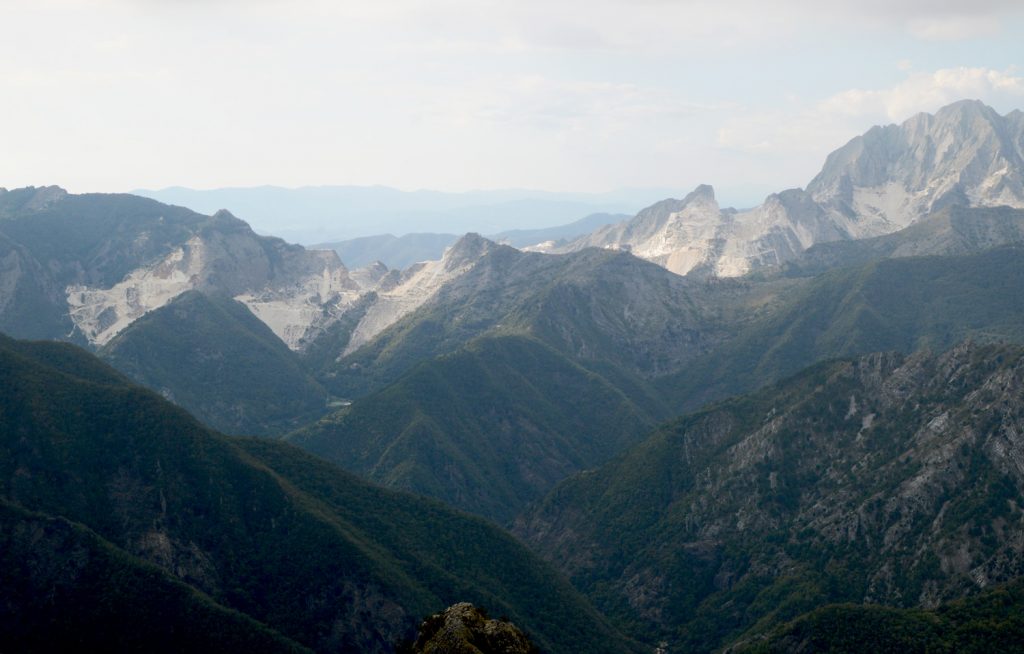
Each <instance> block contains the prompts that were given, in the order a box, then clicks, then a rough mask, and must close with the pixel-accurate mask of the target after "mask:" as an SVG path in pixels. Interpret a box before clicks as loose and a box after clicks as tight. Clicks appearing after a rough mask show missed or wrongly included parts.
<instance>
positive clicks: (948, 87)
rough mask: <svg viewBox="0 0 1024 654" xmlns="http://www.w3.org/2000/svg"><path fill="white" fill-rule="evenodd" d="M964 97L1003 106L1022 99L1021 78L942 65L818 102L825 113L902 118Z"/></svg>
mask: <svg viewBox="0 0 1024 654" xmlns="http://www.w3.org/2000/svg"><path fill="white" fill-rule="evenodd" d="M964 98H971V99H980V100H983V101H985V102H988V103H990V104H996V105H1004V104H1008V103H1013V102H1019V101H1020V100H1021V99H1022V98H1024V77H1020V76H1018V75H1016V74H1014V71H1013V70H1012V69H1011V70H1003V71H1000V70H992V69H990V68H967V67H959V68H945V69H941V70H937V71H935V72H933V73H912V74H911V75H910V76H908V77H907V78H906V79H905V80H904V81H903V82H901V83H900V84H898V85H896V86H893V87H891V88H888V89H878V90H862V89H850V90H848V91H843V92H842V93H837V94H835V95H833V96H832V97H829V98H827V99H825V100H824V101H822V102H821V103H819V105H818V107H817V111H819V112H820V113H823V114H825V115H834V116H845V117H851V118H858V119H859V118H869V119H879V118H884V119H886V120H888V121H897V122H898V121H902V120H905V119H907V118H909V117H910V116H911V115H913V114H915V113H918V112H921V111H935V110H936V109H938V108H939V107H941V106H943V105H946V104H949V103H950V102H954V101H956V100H961V99H964Z"/></svg>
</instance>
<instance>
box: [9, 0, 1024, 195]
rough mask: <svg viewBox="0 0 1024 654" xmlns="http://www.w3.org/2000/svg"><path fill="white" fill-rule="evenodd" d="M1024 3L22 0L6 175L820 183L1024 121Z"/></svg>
mask: <svg viewBox="0 0 1024 654" xmlns="http://www.w3.org/2000/svg"><path fill="white" fill-rule="evenodd" d="M1022 4H1024V3H1021V2H1019V0H1012V1H999V0H972V1H970V2H968V1H965V0H909V1H901V0H857V1H856V2H846V1H841V0H788V1H778V0H777V1H776V2H763V1H756V2H755V1H752V0H750V1H748V0H733V1H723V0H718V1H715V2H710V1H709V2H704V1H701V0H578V1H577V0H545V1H540V0H517V1H515V2H509V1H508V0H493V1H492V0H475V1H471V0H393V1H389V0H377V1H375V2H362V1H360V2H356V1H344V0H342V1H340V2H339V1H335V2H326V1H323V2H321V1H308V2H302V1H295V0H292V1H287V2H286V1H278V0H205V1H204V0H92V1H89V0H81V1H77V2H73V1H70V0H27V1H24V2H12V1H9V0H0V186H6V187H8V188H10V187H15V186H23V185H28V184H34V185H41V184H60V185H63V186H65V187H67V188H69V189H70V190H72V191H78V192H84V191H94V190H97V191H118V190H128V189H132V188H138V187H150V188H158V187H164V186H170V185H183V186H192V187H200V188H212V187H221V186H253V185H260V184H276V185H282V186H301V185H318V184H384V185H390V186H396V187H399V188H404V189H415V188H434V189H443V190H466V189H471V188H506V187H526V188H538V189H548V190H576V191H601V190H609V189H613V188H620V187H653V186H657V187H678V188H680V189H681V190H682V189H688V188H690V187H693V186H695V185H696V184H698V183H701V182H707V183H711V184H714V185H715V186H716V187H717V188H719V191H720V196H724V197H722V198H721V199H722V200H723V201H724V202H725V203H730V202H731V203H735V204H745V203H750V202H751V201H753V200H756V199H759V197H760V196H762V195H763V194H764V192H767V191H769V190H778V189H781V188H785V187H791V186H802V185H804V184H806V182H807V181H809V179H810V178H811V177H812V176H813V175H814V173H815V172H816V171H817V170H818V168H819V167H820V165H821V163H822V161H823V160H824V157H825V155H826V154H827V153H828V152H829V151H831V150H832V149H834V148H836V147H838V146H839V145H841V144H842V143H844V142H845V141H847V140H848V139H849V138H851V137H852V136H854V135H856V134H858V133H860V132H863V131H864V130H865V129H866V128H868V127H870V126H871V125H873V124H876V123H884V122H894V121H900V120H903V119H905V118H907V117H908V116H910V115H911V114H913V113H915V112H917V111H925V110H927V111H934V110H935V109H937V108H938V107H940V106H942V105H943V104H945V103H947V102H950V101H952V100H956V99H960V98H964V97H971V98H980V99H982V100H984V101H986V102H988V103H990V104H992V105H993V106H995V107H996V108H997V109H998V110H1000V111H1001V112H1006V111H1009V110H1011V109H1014V108H1024V70H1021V69H1020V68H1019V67H1018V64H1019V63H1022V62H1020V59H1021V55H1022V53H1024V47H1022V46H1021V42H1020V38H1021V36H1022V35H1024V12H1022V11H1021V9H1018V7H1020V6H1021V5H1022Z"/></svg>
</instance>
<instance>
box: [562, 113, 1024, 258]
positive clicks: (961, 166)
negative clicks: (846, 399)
mask: <svg viewBox="0 0 1024 654" xmlns="http://www.w3.org/2000/svg"><path fill="white" fill-rule="evenodd" d="M949 205H960V206H976V207H994V206H1001V205H1006V206H1012V207H1017V208H1021V207H1024V113H1022V112H1020V111H1014V112H1011V113H1009V114H1007V115H1006V116H1000V115H999V114H998V113H996V112H995V111H994V110H993V109H992V108H990V107H987V106H985V105H984V104H982V103H981V102H978V101H973V100H965V101H961V102H957V103H955V104H952V105H949V106H947V107H944V108H942V109H940V110H939V111H938V112H936V114H935V115H931V114H918V115H917V116H914V117H913V118H911V119H909V120H907V121H906V122H904V123H903V124H902V125H898V126H897V125H889V126H887V127H874V128H872V129H871V130H869V131H868V132H867V133H866V134H864V135H863V136H858V137H856V138H854V139H853V140H852V141H850V142H849V143H847V144H846V145H845V146H843V147H842V148H840V149H839V150H836V151H835V152H833V153H832V154H830V155H829V156H828V158H827V159H826V161H825V166H824V168H822V170H821V172H820V173H818V175H817V176H816V177H815V178H814V179H813V180H811V182H810V183H809V184H808V185H807V188H806V190H804V189H791V190H787V191H782V192H780V193H776V194H773V195H770V196H769V197H768V198H767V199H766V200H765V202H764V203H763V204H762V205H760V206H758V207H755V208H753V209H750V210H748V211H739V212H737V211H735V210H732V209H721V208H719V206H718V203H717V202H716V201H715V196H714V192H713V191H712V189H711V187H710V186H699V187H698V188H697V189H696V190H695V191H693V192H692V193H691V194H690V195H688V196H686V197H685V198H684V199H682V200H666V201H664V202H661V203H658V204H656V205H654V206H652V207H650V208H649V209H645V210H644V211H642V212H641V213H640V214H638V215H637V217H636V218H634V219H633V220H631V221H628V222H625V223H622V224H620V225H616V226H609V227H605V228H602V229H599V230H597V231H596V232H594V233H593V234H591V235H588V236H584V237H582V238H580V239H578V240H576V241H574V242H573V243H571V244H570V245H568V246H566V247H565V248H563V250H564V251H573V250H579V249H582V248H585V247H612V248H620V249H629V250H630V251H631V252H633V253H634V254H636V255H637V256H639V257H643V258H645V259H648V260H650V261H655V262H656V263H658V264H660V265H663V266H665V267H666V268H668V269H669V270H672V271H673V272H677V273H679V274H687V273H697V274H704V275H713V276H726V277H733V276H738V275H743V274H745V273H748V272H750V271H753V270H757V269H760V268H764V267H770V266H776V265H779V264H781V263H783V262H785V261H788V260H790V259H792V258H794V257H795V256H796V255H797V254H799V253H800V252H802V251H803V250H805V249H807V248H808V247H810V246H812V245H814V244H815V243H821V242H825V241H837V240H844V239H861V238H867V237H872V236H878V235H881V234H889V233H892V232H895V231H898V230H900V229H903V228H905V227H907V226H909V225H911V224H913V223H914V222H916V221H917V220H919V219H920V218H922V217H923V216H925V215H928V214H929V213H932V212H934V211H937V210H940V209H942V208H944V207H946V206H949Z"/></svg>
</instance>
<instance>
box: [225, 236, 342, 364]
mask: <svg viewBox="0 0 1024 654" xmlns="http://www.w3.org/2000/svg"><path fill="white" fill-rule="evenodd" d="M304 254H305V256H304V257H301V260H300V261H301V263H300V265H299V269H298V270H292V271H286V274H285V275H283V276H281V277H280V278H277V279H273V280H270V281H269V282H268V284H267V285H266V286H264V287H263V288H262V289H259V290H257V291H253V292H248V293H242V294H240V295H236V296H235V299H236V300H238V301H239V302H242V303H243V304H245V305H246V306H247V307H249V310H250V311H252V312H253V314H255V316H256V317H257V318H259V319H260V320H262V321H263V322H264V323H266V324H267V326H268V327H270V329H271V330H272V331H273V332H274V333H275V334H277V335H278V337H279V338H280V339H281V340H282V341H284V342H285V344H286V345H287V346H288V347H290V348H291V349H293V350H298V349H301V348H302V346H303V345H305V344H306V343H307V342H309V341H310V340H312V339H313V338H315V336H316V335H318V334H319V333H320V331H322V330H323V329H325V328H326V327H328V326H330V324H331V323H333V322H334V321H335V320H337V319H338V318H340V317H341V316H342V315H343V314H344V313H345V312H346V311H348V309H350V308H351V307H352V305H353V304H354V303H355V301H356V300H357V299H359V296H360V295H361V290H360V288H359V286H358V285H357V284H356V283H355V282H354V281H353V280H352V279H351V278H350V277H349V275H348V271H347V270H345V267H344V266H343V265H342V264H341V261H340V260H339V259H338V255H337V254H335V253H334V252H333V251H328V250H309V251H305V252H304ZM318 266H319V268H320V271H319V273H318V272H317V271H316V268H317V267H318ZM289 273H290V274H289Z"/></svg>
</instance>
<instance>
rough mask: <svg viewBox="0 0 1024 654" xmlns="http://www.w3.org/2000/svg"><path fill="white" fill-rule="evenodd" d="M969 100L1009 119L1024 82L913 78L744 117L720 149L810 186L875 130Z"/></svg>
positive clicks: (946, 73)
mask: <svg viewBox="0 0 1024 654" xmlns="http://www.w3.org/2000/svg"><path fill="white" fill-rule="evenodd" d="M962 99H980V100H982V101H983V102H985V103H987V104H990V105H992V106H994V107H996V109H998V110H1002V111H1008V110H1010V109H1012V108H1018V107H1020V106H1021V104H1022V103H1024V77H1021V76H1019V75H1017V74H1016V71H1015V70H1013V69H1009V70H993V69H989V68H967V67H958V68H946V69H940V70H936V71H934V72H930V73H923V72H921V73H915V72H908V73H907V75H906V77H905V78H904V80H903V81H902V82H900V83H898V84H895V85H893V86H891V87H889V88H883V89H849V90H846V91H842V92H840V93H836V94H834V95H831V96H829V97H827V98H825V99H823V100H820V101H810V102H800V101H799V100H797V99H791V100H790V103H789V104H788V105H787V106H785V107H783V108H780V109H775V110H772V111H760V110H758V109H757V108H756V107H749V108H745V109H738V110H736V111H733V112H731V113H730V115H729V116H728V117H727V118H726V119H725V120H724V121H723V124H722V125H721V127H720V128H719V129H718V131H717V140H716V144H717V146H718V147H719V148H721V149H723V150H726V151H732V152H736V153H738V155H740V156H747V157H761V158H764V160H765V161H774V162H777V165H779V166H780V167H781V168H784V169H787V170H801V169H802V170H803V171H804V173H803V178H804V180H803V181H804V182H806V181H807V180H809V179H810V177H811V176H812V175H813V174H814V173H815V172H817V170H818V169H819V168H820V166H821V163H822V162H823V161H824V157H825V155H826V154H827V153H828V152H829V151H831V150H832V149H834V148H837V147H839V146H841V145H842V144H843V143H845V142H847V141H848V140H849V139H850V138H852V137H854V136H856V135H858V134H861V133H863V132H864V131H866V130H867V129H868V128H870V127H871V126H873V125H878V124H888V123H893V122H897V123H898V122H902V121H904V120H906V119H907V118H910V117H911V116H912V115H914V114H916V113H919V112H929V113H934V112H935V111H936V110H938V109H940V108H942V107H943V106H945V105H947V104H950V103H952V102H955V101H957V100H962Z"/></svg>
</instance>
